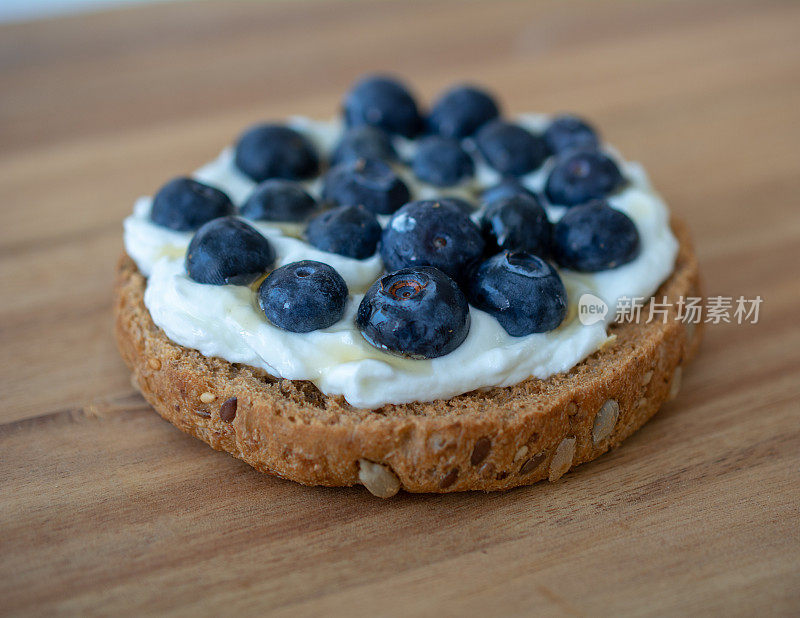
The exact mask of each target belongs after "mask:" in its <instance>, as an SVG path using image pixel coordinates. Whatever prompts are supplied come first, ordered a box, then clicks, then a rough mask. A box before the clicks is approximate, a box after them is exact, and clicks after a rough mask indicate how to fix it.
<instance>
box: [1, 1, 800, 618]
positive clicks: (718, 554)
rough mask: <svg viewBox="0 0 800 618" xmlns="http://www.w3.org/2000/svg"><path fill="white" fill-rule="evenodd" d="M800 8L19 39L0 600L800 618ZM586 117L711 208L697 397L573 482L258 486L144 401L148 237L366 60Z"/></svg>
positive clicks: (419, 10) (6, 315)
mask: <svg viewBox="0 0 800 618" xmlns="http://www.w3.org/2000/svg"><path fill="white" fill-rule="evenodd" d="M799 34H800V4H798V3H796V2H782V3H781V2H771V1H759V0H753V1H751V2H723V1H719V2H694V1H691V2H690V1H686V0H664V1H657V2H645V3H635V2H611V1H603V2H588V1H587V2H578V3H560V2H559V3H557V2H510V3H506V2H486V3H455V2H446V3H431V2H408V1H397V2H381V3H331V2H303V3H292V4H278V3H269V4H259V3H243V4H232V3H225V4H205V3H178V4H174V5H169V4H167V5H157V6H148V7H144V8H132V9H125V10H120V11H118V12H113V13H106V14H97V15H90V16H76V17H69V18H61V19H56V20H50V21H41V22H35V23H30V24H16V25H5V26H2V27H0V84H1V86H0V212H1V213H2V220H1V223H2V224H1V225H0V350H2V355H1V356H0V362H2V369H1V370H0V380H1V381H2V382H1V384H0V386H1V387H2V390H0V392H2V402H3V405H2V407H0V461H2V463H1V464H0V613H2V614H6V615H55V614H62V615H63V614H66V615H143V614H159V615H161V614H175V615H198V614H200V615H237V614H243V615H256V614H258V615H262V614H266V613H274V614H277V615H290V614H292V615H314V616H316V615H325V616H330V615H359V616H361V615H376V614H378V615H395V616H406V615H412V614H423V615H448V616H449V615H473V614H476V615H477V614H486V613H492V614H494V615H520V614H536V615H597V614H600V615H612V614H620V615H652V614H658V615H665V614H666V615H674V614H691V615H712V614H713V615H754V614H759V615H762V614H767V615H797V614H798V613H799V612H800V525H799V524H800V518H799V517H798V515H799V514H800V486H799V484H798V473H800V422H799V421H800V403H799V402H800V328H798V326H797V324H798V317H799V316H800V312H798V307H797V303H798V300H800V298H799V297H800V279H799V278H798V265H799V264H800V203H799V201H798V196H800V146H798V145H799V144H800V114H799V113H798V110H800V79H798V78H799V77H800V43H798V41H800V36H798V35H799ZM374 69H388V70H392V71H396V72H399V73H401V74H403V75H405V76H406V77H407V78H408V79H410V80H412V81H413V83H414V84H415V86H416V88H417V89H418V91H419V93H420V95H421V96H422V97H423V98H424V99H425V100H430V98H431V97H432V96H433V95H434V94H435V93H436V91H437V90H439V89H441V88H442V87H443V86H445V85H447V84H449V83H451V82H454V81H457V80H462V79H471V80H475V81H479V82H482V83H484V84H486V85H487V86H488V87H490V88H491V89H493V90H495V91H497V92H499V93H502V95H503V98H504V101H505V105H506V108H507V109H508V110H510V111H512V112H513V111H524V110H541V111H558V110H562V109H567V110H573V111H576V112H579V113H582V114H585V115H587V116H588V117H590V118H592V119H593V120H595V121H596V122H597V123H598V124H599V126H600V127H601V128H602V130H603V132H604V134H605V135H606V136H607V137H608V138H609V139H610V140H611V141H612V142H613V143H615V144H616V145H617V146H618V147H619V148H620V149H621V150H622V152H623V153H625V154H626V155H627V156H628V157H630V158H633V159H636V160H640V161H642V162H643V163H644V164H645V165H646V167H647V168H648V170H649V171H650V173H651V176H652V178H653V181H654V183H655V184H656V186H657V187H658V188H659V189H660V190H661V191H662V192H663V194H664V195H665V196H666V198H667V200H668V202H669V203H670V204H671V206H672V208H673V210H674V212H676V213H677V214H678V215H679V216H681V217H682V218H684V219H685V220H687V221H688V222H689V224H690V225H691V227H692V229H693V231H694V237H695V240H696V244H697V248H698V253H699V255H700V259H701V264H702V267H703V271H704V274H705V281H706V288H707V292H708V293H709V294H710V295H725V296H733V297H738V296H739V295H744V296H746V297H753V296H756V295H761V296H762V297H763V299H764V303H763V305H762V307H761V316H760V321H759V323H758V324H757V325H737V324H735V323H732V324H720V325H711V326H710V327H709V328H708V330H707V336H706V341H705V344H704V346H703V349H702V350H701V353H700V356H699V358H698V359H697V360H696V361H695V363H694V364H693V365H692V366H691V367H690V369H689V370H688V371H687V372H685V374H684V379H683V390H682V392H681V394H680V395H679V397H678V398H677V399H676V400H675V401H673V402H672V403H670V404H668V405H667V406H666V407H665V408H664V409H663V410H662V411H661V412H660V413H659V414H658V415H657V416H656V418H655V419H654V420H653V421H651V422H650V423H649V424H648V425H646V426H645V427H644V429H642V430H641V431H640V432H639V433H638V434H637V435H635V436H634V437H633V438H632V439H630V440H629V441H628V442H627V443H626V444H625V445H623V447H622V448H620V449H618V450H616V451H614V452H612V453H609V454H607V455H606V456H604V457H602V458H600V459H599V460H597V461H595V462H593V463H591V464H588V465H585V466H583V467H581V468H580V469H578V470H577V471H575V472H572V473H570V474H568V475H567V476H565V477H564V478H563V479H562V480H561V481H559V482H558V483H554V484H540V485H537V486H533V487H528V488H523V489H519V490H514V491H510V492H508V493H499V494H462V495H445V496H421V495H405V494H400V495H399V496H397V497H396V498H394V499H392V500H390V501H385V502H384V501H380V500H376V499H374V498H372V496H370V495H369V494H368V493H367V492H366V491H365V490H364V489H363V488H360V487H357V488H351V489H338V490H333V489H320V488H307V487H301V486H298V485H295V484H293V483H290V482H285V481H281V480H277V479H274V478H270V477H268V476H264V475H261V474H259V473H257V472H254V471H253V470H251V469H250V468H249V467H248V466H246V465H245V464H243V463H241V462H238V461H236V460H234V459H232V458H231V457H229V456H227V455H225V454H222V453H217V452H214V451H212V450H211V449H209V448H208V447H206V446H205V445H204V444H201V443H200V442H198V441H196V440H194V439H192V438H189V437H187V436H185V435H183V434H182V433H180V432H179V431H178V430H177V429H175V428H173V427H172V426H171V425H169V424H167V423H166V422H164V421H162V420H161V419H160V418H159V417H158V416H157V415H156V414H154V413H153V412H152V411H151V410H150V409H149V408H148V406H147V405H146V404H145V403H144V401H143V400H142V399H141V398H140V397H139V396H138V395H136V394H135V392H134V391H133V390H132V388H131V387H130V383H129V376H128V373H127V371H126V369H125V367H124V366H123V364H122V362H121V360H119V358H118V355H117V352H116V349H115V346H114V342H113V338H112V328H111V286H112V279H113V272H114V265H115V260H116V257H117V255H118V254H119V252H120V248H121V220H122V218H123V217H124V216H125V215H126V214H127V213H128V212H129V211H130V209H131V205H132V203H133V200H134V199H135V198H136V197H137V196H138V195H140V194H146V193H151V192H152V191H153V190H154V189H156V188H157V187H158V186H159V185H160V184H161V183H162V182H163V181H164V180H165V179H167V178H169V177H171V176H173V175H176V174H179V173H185V172H188V171H190V170H192V169H194V168H195V167H197V166H198V165H199V164H201V163H202V162H204V161H206V160H208V159H210V158H211V157H213V156H214V155H215V154H216V153H217V152H218V151H219V150H220V148H221V147H222V146H224V145H225V144H227V143H228V142H229V141H230V140H231V139H232V138H233V136H234V135H235V134H236V133H237V132H239V131H240V130H241V129H242V128H243V127H244V126H245V125H247V124H249V123H251V122H253V121H256V120H259V119H270V118H281V117H285V116H286V115H289V114H293V113H300V114H308V115H312V116H318V117H327V116H329V115H331V114H333V113H334V112H335V111H336V109H337V106H338V101H339V98H340V96H341V93H342V92H343V90H344V89H345V88H346V87H347V85H348V84H349V83H350V82H351V81H352V80H353V79H354V78H355V77H356V76H357V75H359V74H360V73H362V72H364V71H367V70H374Z"/></svg>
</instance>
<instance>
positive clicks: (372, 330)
mask: <svg viewBox="0 0 800 618" xmlns="http://www.w3.org/2000/svg"><path fill="white" fill-rule="evenodd" d="M356 326H358V328H359V329H360V330H361V334H362V335H364V338H365V339H366V340H367V341H369V342H370V343H371V344H372V345H374V346H375V347H377V348H380V349H382V350H386V351H387V352H392V353H394V354H399V355H402V356H408V357H410V358H417V359H423V358H437V357H439V356H444V355H445V354H449V353H450V352H452V351H453V350H455V349H456V348H457V347H458V346H460V345H461V344H462V343H463V342H464V339H466V338H467V334H468V333H469V305H468V304H467V299H466V298H465V296H464V293H463V292H462V291H461V290H460V289H459V287H458V285H457V284H456V282H455V281H453V280H452V279H451V278H450V277H448V276H447V275H446V274H444V273H443V272H442V271H440V270H438V269H436V268H431V267H429V266H421V267H415V268H404V269H403V270H398V271H397V272H394V273H390V274H388V275H385V276H383V277H381V278H380V279H379V280H378V281H376V282H375V283H374V284H373V285H372V287H370V289H369V290H367V293H366V294H365V295H364V298H363V299H362V300H361V304H360V305H359V306H358V313H357V314H356Z"/></svg>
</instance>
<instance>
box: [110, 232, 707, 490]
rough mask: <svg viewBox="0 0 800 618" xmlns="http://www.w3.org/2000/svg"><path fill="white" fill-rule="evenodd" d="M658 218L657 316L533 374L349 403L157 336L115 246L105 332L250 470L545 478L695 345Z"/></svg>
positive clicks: (164, 409) (152, 397) (669, 380)
mask: <svg viewBox="0 0 800 618" xmlns="http://www.w3.org/2000/svg"><path fill="white" fill-rule="evenodd" d="M672 227H673V229H674V231H675V234H676V236H677V238H678V240H679V242H680V250H679V253H678V257H677V261H676V266H675V270H674V271H673V274H672V275H671V276H670V278H669V279H668V280H667V281H666V282H665V283H664V284H663V285H662V286H661V287H660V288H659V290H658V292H657V293H656V294H655V297H656V298H658V299H661V297H662V296H666V297H667V299H668V302H669V304H670V305H672V308H671V309H670V314H669V318H668V319H667V321H666V323H662V322H661V321H653V322H651V323H649V324H645V323H639V324H622V325H615V326H613V327H612V332H613V334H615V335H616V339H615V340H614V341H613V342H612V343H610V344H609V345H607V346H606V347H604V348H603V349H602V350H599V351H598V352H596V353H594V354H592V355H591V356H590V357H589V358H587V359H586V360H584V361H583V362H581V363H580V364H578V365H577V366H576V367H574V368H573V369H572V370H571V371H570V372H568V373H566V374H563V373H562V374H557V375H554V376H551V377H550V378H548V379H547V380H539V379H536V378H531V379H528V380H525V381H524V382H521V383H520V384H517V385H515V386H510V387H505V388H493V389H488V390H481V391H473V392H470V393H466V394H464V395H459V396H457V397H453V398H451V399H447V400H437V401H432V402H420V403H412V404H401V405H386V406H383V407H382V408H380V409H378V410H361V409H356V408H353V407H352V406H350V405H348V404H347V403H346V402H345V400H344V398H343V397H341V396H326V395H324V394H322V393H321V392H320V391H319V390H318V389H317V388H316V387H315V386H314V385H313V384H312V383H310V382H306V381H292V380H284V379H280V378H274V377H272V376H269V375H267V374H266V373H265V372H263V371H261V370H258V369H255V368H253V367H249V366H245V365H237V364H232V363H229V362H227V361H225V360H222V359H219V358H207V357H204V356H203V355H201V354H200V353H199V352H197V351H196V350H192V349H188V348H185V347H183V346H180V345H177V344H175V343H173V342H172V341H170V340H169V339H168V338H167V337H166V335H165V334H164V332H163V331H162V330H161V329H160V328H158V327H157V326H156V325H155V324H154V323H153V320H152V319H151V317H150V314H149V312H148V311H147V309H146V307H145V305H144V300H143V295H144V289H145V284H146V280H145V278H144V277H143V276H142V275H141V274H140V273H139V271H138V269H137V268H136V265H135V264H134V262H133V261H132V260H131V259H130V258H129V257H128V256H127V255H123V256H122V257H121V259H120V261H119V265H118V272H117V282H116V290H115V294H116V303H115V317H116V336H117V342H118V345H119V349H120V352H121V353H122V356H123V358H124V359H125V361H126V363H127V364H128V366H129V367H130V368H131V370H132V372H133V383H134V384H135V385H136V386H137V387H138V388H139V390H140V391H141V392H142V394H143V395H144V397H145V399H147V401H148V402H149V403H150V404H151V405H152V406H153V407H154V408H155V409H156V411H157V412H158V413H159V414H160V415H161V416H162V417H164V418H165V419H166V420H168V421H169V422H171V423H172V424H174V425H175V426H177V427H178V428H180V429H181V430H183V431H185V432H186V433H189V434H191V435H193V436H195V437H197V438H199V439H200V440H203V441H204V442H206V443H208V444H209V445H211V446H212V447H213V448H215V449H217V450H223V451H227V452H228V453H231V454H232V455H234V456H235V457H238V458H240V459H242V460H244V461H246V462H247V463H248V464H250V465H251V466H253V467H254V468H256V469H258V470H260V471H262V472H267V473H269V474H274V475H276V476H280V477H283V478H287V479H291V480H293V481H297V482H298V483H303V484H307V485H328V486H342V485H354V484H357V483H359V482H361V481H360V480H359V471H360V470H359V468H360V464H359V461H360V460H367V461H368V462H375V463H379V464H383V465H384V470H386V472H387V474H389V475H390V476H391V474H394V475H396V476H397V478H398V479H399V481H400V485H401V486H402V488H403V489H405V490H406V491H410V492H451V491H463V490H499V489H508V488H511V487H516V486H518V485H528V484H531V483H535V482H537V481H539V480H541V479H544V478H549V479H550V480H557V479H558V478H559V477H560V476H561V474H563V473H564V472H565V471H567V470H569V469H572V468H574V467H576V466H577V465H579V464H581V463H583V462H586V461H590V460H592V459H595V458H596V457H599V456H600V455H602V454H603V453H605V452H606V451H608V450H609V449H610V448H613V447H616V446H618V445H619V444H620V443H621V442H622V441H623V440H624V439H625V438H627V437H628V436H630V435H631V434H632V433H633V432H634V431H636V430H637V429H638V428H639V427H641V426H642V425H643V424H644V423H645V422H646V421H647V420H648V419H649V418H650V417H651V416H652V415H653V414H655V413H656V411H657V410H658V409H659V407H660V406H661V405H662V404H663V403H664V401H665V400H667V398H668V397H669V396H670V394H672V396H674V395H675V391H676V390H677V386H678V383H679V380H680V374H681V372H680V370H679V369H680V368H681V367H682V366H683V365H684V364H685V363H686V362H687V361H688V360H690V359H691V358H692V357H693V356H694V355H695V353H696V351H697V348H698V346H699V343H700V339H701V330H702V324H684V323H683V322H681V321H680V320H678V319H677V317H676V313H675V308H674V303H675V301H676V300H677V299H678V298H679V297H681V296H683V297H686V296H700V281H699V274H698V266H697V259H696V256H695V254H694V250H693V248H692V244H691V241H690V238H689V234H688V231H687V229H686V227H685V225H683V224H682V223H681V222H679V221H673V224H672ZM644 315H646V308H645V310H644V311H643V316H644ZM234 398H235V401H234ZM609 400H612V402H611V403H607V402H609ZM613 402H616V404H618V407H619V412H618V418H617V420H616V422H615V423H614V422H613V420H614V419H613V417H614V413H615V408H616V406H615V404H614V403H613ZM604 404H606V407H605V409H604V412H603V414H602V415H601V418H599V419H598V413H599V412H600V411H601V409H602V408H603V406H604ZM593 429H594V437H593ZM572 438H574V440H572ZM573 447H574V448H573ZM570 455H571V457H570ZM366 465H367V464H365V466H366ZM370 468H371V472H370V474H372V473H373V472H374V471H375V467H374V466H370ZM380 471H381V470H380V469H378V472H380ZM362 479H363V483H364V484H365V485H367V487H368V488H370V489H372V490H373V492H374V493H380V492H375V491H374V488H373V487H372V486H371V482H370V481H369V480H368V478H367V477H366V476H364V475H363V474H362ZM388 485H390V486H391V485H393V483H388ZM394 485H395V486H396V484H394ZM395 491H396V489H395Z"/></svg>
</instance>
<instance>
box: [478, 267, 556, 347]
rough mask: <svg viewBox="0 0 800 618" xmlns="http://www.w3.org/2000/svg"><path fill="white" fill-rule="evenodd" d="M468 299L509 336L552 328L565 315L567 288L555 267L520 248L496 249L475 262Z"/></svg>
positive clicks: (519, 335)
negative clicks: (503, 250) (478, 262)
mask: <svg viewBox="0 0 800 618" xmlns="http://www.w3.org/2000/svg"><path fill="white" fill-rule="evenodd" d="M469 302H471V303H472V304H473V305H474V306H475V307H477V308H478V309H481V310H482V311H485V312H486V313H488V314H490V315H492V316H494V317H495V318H496V319H497V321H498V322H499V323H500V326H502V327H503V328H504V329H505V330H506V332H507V333H508V334H509V335H511V336H512V337H522V336H524V335H530V334H531V333H544V332H547V331H550V330H553V329H554V328H557V327H558V325H559V324H561V322H563V321H564V318H565V317H566V315H567V291H566V289H565V288H564V283H563V282H562V281H561V277H559V276H558V273H557V272H556V270H555V268H553V267H552V266H551V265H550V264H548V263H547V262H546V261H544V260H543V259H542V258H540V257H537V256H535V255H531V254H530V253H525V252H521V251H506V252H504V253H498V254H497V255H495V256H493V257H491V258H489V259H488V260H486V261H485V262H483V263H482V264H481V265H480V266H478V268H477V269H476V270H475V272H474V273H473V275H472V278H471V279H470V285H469Z"/></svg>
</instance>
